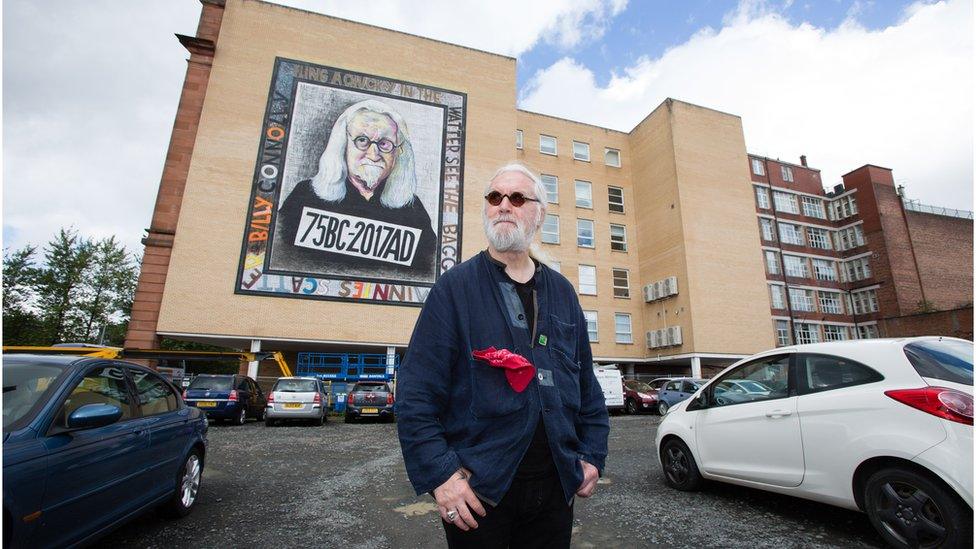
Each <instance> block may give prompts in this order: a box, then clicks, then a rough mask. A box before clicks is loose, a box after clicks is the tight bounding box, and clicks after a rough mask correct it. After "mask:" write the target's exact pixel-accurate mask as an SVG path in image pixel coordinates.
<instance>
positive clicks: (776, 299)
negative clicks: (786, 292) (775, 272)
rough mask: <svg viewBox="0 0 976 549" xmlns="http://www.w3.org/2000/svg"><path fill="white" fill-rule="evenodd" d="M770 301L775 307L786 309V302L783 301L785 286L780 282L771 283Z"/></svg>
mask: <svg viewBox="0 0 976 549" xmlns="http://www.w3.org/2000/svg"><path fill="white" fill-rule="evenodd" d="M769 303H770V306H771V307H772V308H773V309H785V308H786V302H784V301H783V287H782V286H780V285H778V284H770V285H769Z"/></svg>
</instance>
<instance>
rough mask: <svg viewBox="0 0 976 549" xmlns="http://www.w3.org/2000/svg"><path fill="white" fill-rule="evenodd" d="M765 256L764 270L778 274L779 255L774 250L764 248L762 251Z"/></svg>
mask: <svg viewBox="0 0 976 549" xmlns="http://www.w3.org/2000/svg"><path fill="white" fill-rule="evenodd" d="M763 255H765V256H766V272H767V273H769V274H771V275H778V274H780V273H781V271H780V269H779V255H778V254H777V253H776V252H772V251H769V250H766V251H765V252H763Z"/></svg>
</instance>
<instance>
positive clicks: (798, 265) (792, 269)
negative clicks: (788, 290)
mask: <svg viewBox="0 0 976 549" xmlns="http://www.w3.org/2000/svg"><path fill="white" fill-rule="evenodd" d="M783 266H784V267H785V268H786V276H793V277H796V278H810V268H809V267H807V260H806V259H804V258H802V257H797V256H795V255H786V254H783Z"/></svg>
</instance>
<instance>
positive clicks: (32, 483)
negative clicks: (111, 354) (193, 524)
mask: <svg viewBox="0 0 976 549" xmlns="http://www.w3.org/2000/svg"><path fill="white" fill-rule="evenodd" d="M206 452H207V420H206V417H205V416H204V414H202V413H201V412H200V411H199V410H197V409H195V408H189V407H187V406H186V405H185V404H184V403H183V401H182V399H180V394H179V391H178V390H177V389H176V388H175V387H174V386H173V385H172V384H171V383H169V382H168V381H166V380H165V379H164V378H162V377H161V376H159V375H157V374H156V373H155V372H153V371H152V370H149V369H148V368H143V367H141V366H137V365H135V364H129V363H126V362H121V361H117V360H107V359H101V358H81V357H76V356H41V355H11V354H7V355H5V356H4V357H3V546H4V547H67V546H69V545H70V546H74V545H85V544H88V543H91V542H92V541H94V540H95V539H97V538H99V537H101V536H102V535H104V534H105V533H107V532H108V531H110V530H112V529H113V528H115V527H117V526H119V525H120V524H122V523H124V522H126V521H127V520H129V519H131V518H134V517H135V516H137V515H139V514H141V513H142V512H144V511H146V510H149V509H152V508H155V507H158V506H160V505H161V506H163V509H164V510H165V511H166V513H168V514H169V515H170V516H173V517H181V516H185V515H187V514H188V513H189V512H190V511H191V510H192V509H193V506H194V503H196V500H197V496H198V495H199V493H198V490H199V489H200V482H201V480H202V478H203V466H204V463H205V461H206Z"/></svg>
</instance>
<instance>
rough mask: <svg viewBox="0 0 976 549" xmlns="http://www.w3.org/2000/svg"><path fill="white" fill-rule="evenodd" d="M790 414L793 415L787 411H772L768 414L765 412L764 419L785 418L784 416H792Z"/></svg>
mask: <svg viewBox="0 0 976 549" xmlns="http://www.w3.org/2000/svg"><path fill="white" fill-rule="evenodd" d="M792 414H793V412H791V411H789V410H772V411H770V412H766V417H770V418H773V419H775V418H778V417H786V416H789V415H792Z"/></svg>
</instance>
